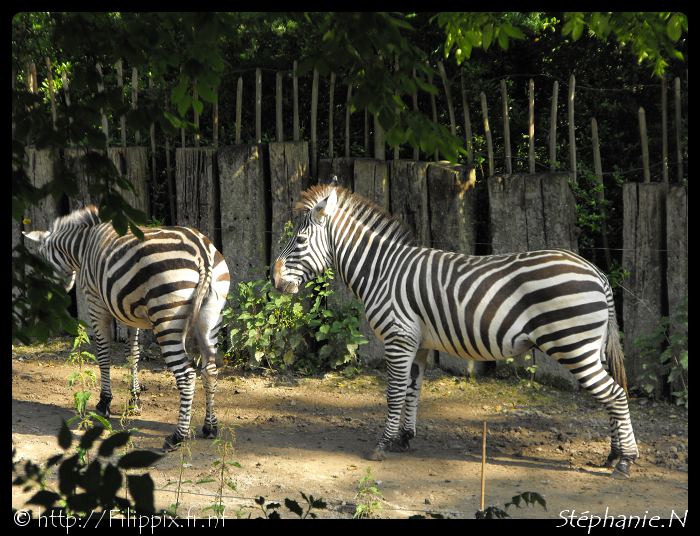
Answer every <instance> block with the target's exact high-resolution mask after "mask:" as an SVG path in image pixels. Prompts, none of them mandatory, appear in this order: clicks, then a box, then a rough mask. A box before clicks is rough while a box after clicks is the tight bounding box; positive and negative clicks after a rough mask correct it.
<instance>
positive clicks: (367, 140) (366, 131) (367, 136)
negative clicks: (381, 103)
mask: <svg viewBox="0 0 700 536" xmlns="http://www.w3.org/2000/svg"><path fill="white" fill-rule="evenodd" d="M365 155H366V156H369V112H368V111H367V108H365Z"/></svg>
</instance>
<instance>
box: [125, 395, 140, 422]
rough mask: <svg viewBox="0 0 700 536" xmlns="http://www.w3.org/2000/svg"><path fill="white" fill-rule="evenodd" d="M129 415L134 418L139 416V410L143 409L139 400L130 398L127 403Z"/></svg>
mask: <svg viewBox="0 0 700 536" xmlns="http://www.w3.org/2000/svg"><path fill="white" fill-rule="evenodd" d="M127 407H128V409H129V415H130V416H132V417H134V416H138V415H141V410H142V409H143V402H141V400H140V399H139V398H135V399H134V398H132V399H131V400H129V403H128V406H127Z"/></svg>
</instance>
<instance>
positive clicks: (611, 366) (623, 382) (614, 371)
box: [605, 311, 629, 396]
mask: <svg viewBox="0 0 700 536" xmlns="http://www.w3.org/2000/svg"><path fill="white" fill-rule="evenodd" d="M605 353H606V354H607V358H608V370H609V371H610V375H611V376H612V378H613V380H615V382H617V384H618V385H619V386H620V387H622V388H623V389H624V390H625V394H627V395H628V396H629V393H627V374H626V373H625V363H624V355H623V353H622V347H621V346H620V329H619V328H618V326H617V319H616V318H615V311H612V313H611V314H610V319H609V320H608V341H607V349H606V352H605Z"/></svg>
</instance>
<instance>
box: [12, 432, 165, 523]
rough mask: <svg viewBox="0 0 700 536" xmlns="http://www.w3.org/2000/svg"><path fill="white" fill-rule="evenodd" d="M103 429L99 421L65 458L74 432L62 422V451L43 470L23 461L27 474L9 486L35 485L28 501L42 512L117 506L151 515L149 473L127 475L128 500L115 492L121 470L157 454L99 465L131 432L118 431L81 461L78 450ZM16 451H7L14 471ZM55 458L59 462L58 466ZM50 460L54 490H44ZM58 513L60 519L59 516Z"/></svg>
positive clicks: (82, 512)
mask: <svg viewBox="0 0 700 536" xmlns="http://www.w3.org/2000/svg"><path fill="white" fill-rule="evenodd" d="M104 431H105V429H104V428H102V427H98V426H95V427H93V428H91V429H89V430H87V431H86V432H85V434H84V435H83V437H82V438H81V439H80V443H79V444H78V445H77V447H78V451H79V452H78V453H77V454H75V455H73V456H71V457H66V453H67V451H68V449H70V447H71V444H72V443H73V434H72V433H71V431H70V430H69V428H68V425H67V424H66V422H65V421H64V422H63V424H62V426H61V429H60V431H59V432H58V445H59V446H60V447H61V448H62V449H63V450H64V453H63V454H58V455H56V456H52V457H51V458H49V459H48V460H47V462H46V468H44V469H42V468H41V467H40V466H39V465H38V464H36V463H34V462H32V461H31V460H29V461H27V462H26V464H25V474H26V477H24V476H19V477H17V478H16V479H15V480H14V481H13V483H12V485H14V486H24V488H23V491H24V492H25V493H26V492H28V491H31V489H32V488H34V486H36V485H38V487H39V491H37V492H36V493H35V494H34V495H33V496H32V498H31V499H29V501H27V503H28V504H36V505H39V506H42V507H43V511H42V512H41V513H42V516H49V517H50V516H52V515H55V516H63V518H65V517H66V516H68V515H73V516H77V517H86V516H91V515H92V514H93V512H95V511H99V510H102V511H103V512H109V511H114V510H117V511H121V512H122V513H124V514H126V512H127V510H130V511H131V513H132V515H133V513H134V512H135V513H136V514H139V515H140V514H144V515H145V514H154V513H155V507H154V496H153V491H154V489H155V486H154V485H153V480H152V479H151V476H150V475H149V474H148V473H146V474H145V475H126V481H127V486H128V489H129V495H130V496H131V498H132V499H133V500H131V499H128V498H124V497H118V496H117V493H118V492H119V490H120V489H121V488H122V485H123V481H124V477H123V475H122V471H124V470H127V469H132V468H133V469H136V468H139V469H142V468H146V467H149V466H150V465H152V464H153V463H154V462H155V461H157V460H158V459H160V458H161V456H159V455H158V454H155V453H153V452H150V451H133V452H130V453H128V454H125V455H124V456H122V457H120V458H119V461H118V462H117V464H116V465H114V464H112V463H111V462H110V463H107V464H105V465H104V466H103V465H102V463H103V462H102V461H100V458H109V457H111V456H112V455H113V453H114V450H115V449H117V448H120V447H122V446H124V445H126V444H127V443H128V442H129V439H130V434H129V433H128V432H119V433H117V434H114V435H112V436H110V437H108V438H107V439H105V440H104V441H102V443H101V444H100V446H99V448H98V450H97V454H96V456H94V458H95V459H94V460H93V461H92V462H88V463H86V462H85V459H84V457H81V455H80V451H81V450H82V451H85V452H87V451H89V450H90V449H92V448H93V446H94V444H95V441H96V440H97V438H99V437H100V435H102V432H104ZM15 452H16V451H13V452H12V457H13V461H12V470H13V472H14V471H15V462H14V456H15ZM59 463H60V465H58V464H59ZM55 465H58V491H57V492H55V491H50V490H48V489H46V486H45V483H44V476H45V474H46V473H47V472H49V471H50V470H51V468H52V467H53V466H55ZM13 510H14V509H13ZM58 518H59V519H60V517H58Z"/></svg>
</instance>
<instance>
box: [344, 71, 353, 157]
mask: <svg viewBox="0 0 700 536" xmlns="http://www.w3.org/2000/svg"><path fill="white" fill-rule="evenodd" d="M351 98H352V84H348V98H347V100H346V101H345V158H350V106H348V102H350V99H351Z"/></svg>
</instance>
